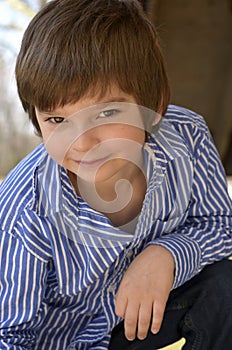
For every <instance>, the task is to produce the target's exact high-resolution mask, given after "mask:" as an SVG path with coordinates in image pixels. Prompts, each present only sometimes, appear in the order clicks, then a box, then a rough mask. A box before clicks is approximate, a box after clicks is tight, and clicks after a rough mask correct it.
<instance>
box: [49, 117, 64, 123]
mask: <svg viewBox="0 0 232 350" xmlns="http://www.w3.org/2000/svg"><path fill="white" fill-rule="evenodd" d="M64 119H65V118H63V117H50V118H47V119H46V120H45V121H46V122H50V123H52V124H61V123H63V121H64Z"/></svg>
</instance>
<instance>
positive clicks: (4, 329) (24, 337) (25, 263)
mask: <svg viewBox="0 0 232 350" xmlns="http://www.w3.org/2000/svg"><path fill="white" fill-rule="evenodd" d="M45 280H46V263H45V262H43V261H41V260H40V259H38V258H37V257H35V256H34V255H32V254H31V253H29V252H28V251H27V250H26V248H25V247H24V245H23V244H22V242H21V241H20V240H19V239H18V238H16V237H15V236H13V235H10V234H8V233H6V232H4V231H0V349H2V350H3V349H14V350H22V349H32V348H34V346H35V344H36V341H37V333H38V330H39V328H40V324H41V322H42V320H43V318H44V308H43V306H42V300H43V293H44V292H43V291H44V286H45Z"/></svg>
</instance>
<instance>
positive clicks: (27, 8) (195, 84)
mask: <svg viewBox="0 0 232 350" xmlns="http://www.w3.org/2000/svg"><path fill="white" fill-rule="evenodd" d="M141 2H142V4H143V6H144V8H145V10H146V11H147V13H148V15H149V17H150V19H151V20H152V22H153V23H155V25H156V26H157V28H158V32H159V34H160V36H161V42H162V47H163V52H164V56H165V58H166V61H167V69H168V73H169V77H170V83H171V91H172V98H171V102H172V103H176V104H179V105H182V106H184V107H187V108H190V109H193V110H194V111H196V112H198V113H200V114H202V115H203V116H204V118H205V119H206V121H207V124H208V126H209V128H210V131H211V133H212V135H213V138H214V140H215V143H216V146H217V148H218V151H219V153H220V156H221V159H222V162H223V165H224V167H225V169H226V173H227V175H232V103H231V100H232V0H188V1H186V0H144V1H143V0H141ZM45 3H46V0H0V82H1V84H0V177H1V178H3V177H4V176H5V175H6V174H7V173H8V172H9V170H10V169H11V168H12V167H13V166H14V165H15V164H16V163H17V162H18V161H19V160H20V159H22V157H23V156H24V155H26V154H27V153H29V152H30V151H31V150H32V149H33V148H34V147H35V146H36V145H37V144H38V143H40V140H39V138H37V137H36V136H35V135H34V133H33V129H32V127H31V125H30V124H29V122H28V120H27V116H26V115H25V114H24V112H23V111H22V108H21V105H20V103H19V99H18V96H17V92H16V85H15V80H14V65H15V59H16V56H17V53H18V50H19V47H20V42H21V39H22V35H23V32H24V30H25V28H26V27H27V25H28V23H29V21H30V19H31V18H32V17H33V16H34V14H35V13H36V12H37V11H38V10H39V8H40V7H41V6H43V5H44V4H45Z"/></svg>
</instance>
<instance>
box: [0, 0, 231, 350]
mask: <svg viewBox="0 0 232 350" xmlns="http://www.w3.org/2000/svg"><path fill="white" fill-rule="evenodd" d="M16 78H17V84H18V92H19V96H20V99H21V101H22V105H23V107H24V109H25V111H27V112H28V113H29V117H30V119H31V121H32V123H33V124H34V126H35V128H36V130H37V133H38V134H39V135H41V136H42V139H43V144H41V146H39V147H38V148H37V149H36V150H34V151H33V152H32V153H31V154H29V155H28V156H27V157H26V158H25V159H23V160H22V161H21V162H20V163H19V164H18V166H17V167H16V168H15V169H13V170H12V172H11V173H10V174H9V175H8V177H7V178H6V179H5V180H4V182H3V183H2V185H1V202H0V203H1V204H0V212H1V226H0V230H1V231H0V242H1V245H0V247H1V254H0V261H1V268H0V281H1V297H0V314H1V319H0V348H1V349H17V350H19V349H38V350H64V349H80V350H84V349H92V350H94V349H95V350H100V349H146V350H147V349H148V350H149V349H158V348H160V347H163V346H165V345H167V344H170V343H172V342H174V341H176V340H178V339H180V338H181V337H182V336H184V337H185V338H186V345H185V349H203V350H207V349H208V350H221V349H225V350H226V349H227V350H230V349H231V347H232V340H231V337H230V332H231V327H232V305H231V295H230V294H231V293H230V291H231V287H232V278H231V272H232V268H231V262H230V261H229V260H227V259H226V258H227V257H229V256H230V255H231V253H232V240H231V235H232V218H231V212H232V209H231V202H230V199H229V196H228V193H227V186H226V180H225V174H224V171H223V168H222V165H221V163H220V160H219V157H218V154H217V151H216V150H215V147H214V145H213V142H212V139H211V137H210V135H209V132H208V129H207V127H206V125H205V123H204V120H203V119H202V118H201V117H200V116H199V115H197V114H196V113H194V112H191V111H189V110H187V109H184V108H180V107H177V106H173V105H168V104H169V85H168V79H167V75H166V69H165V64H164V60H163V57H162V54H161V51H160V47H159V43H158V38H157V34H156V32H155V29H154V28H153V26H152V25H151V23H150V22H149V20H148V19H147V17H146V15H145V14H144V12H143V11H142V8H141V6H140V5H139V3H138V2H137V1H136V0H121V1H120V0H108V1H106V0H93V1H89V0H76V1H73V0H54V1H51V2H49V3H48V4H47V5H46V6H45V7H44V8H43V9H42V10H41V11H40V12H39V13H38V14H37V15H36V16H35V17H34V18H33V20H32V21H31V23H30V24H29V26H28V29H27V30H26V32H25V35H24V38H23V42H22V47H21V50H20V53H19V56H18V60H17V64H16ZM161 115H162V116H163V117H162V118H161ZM221 260H223V261H221Z"/></svg>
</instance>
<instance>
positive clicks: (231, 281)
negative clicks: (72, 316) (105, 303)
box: [109, 260, 232, 350]
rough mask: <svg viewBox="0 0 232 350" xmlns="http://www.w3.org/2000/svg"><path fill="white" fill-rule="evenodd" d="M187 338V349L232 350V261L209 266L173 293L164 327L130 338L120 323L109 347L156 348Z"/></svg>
mask: <svg viewBox="0 0 232 350" xmlns="http://www.w3.org/2000/svg"><path fill="white" fill-rule="evenodd" d="M182 337H184V338H185V339H186V343H185V345H184V347H183V349H185V350H232V261H230V260H223V261H221V262H217V263H214V264H213V265H209V266H207V267H206V268H205V269H204V270H203V271H202V272H201V273H200V274H199V275H197V276H195V277H194V278H192V279H191V280H190V281H188V282H186V283H185V284H184V285H183V286H181V287H179V288H177V289H175V290H173V291H172V292H171V294H170V297H169V300H168V303H167V307H166V311H165V315H164V319H163V323H162V327H161V330H160V332H159V333H158V334H156V335H154V334H152V333H151V332H149V334H148V336H147V338H146V339H145V340H138V339H135V340H134V341H128V340H127V339H126V338H125V336H124V324H123V322H121V323H120V324H119V325H118V326H116V327H115V328H114V330H113V333H112V337H111V342H110V346H109V349H110V350H155V349H159V348H162V347H165V346H166V345H169V344H172V343H174V342H176V341H178V340H179V339H181V338H182Z"/></svg>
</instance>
